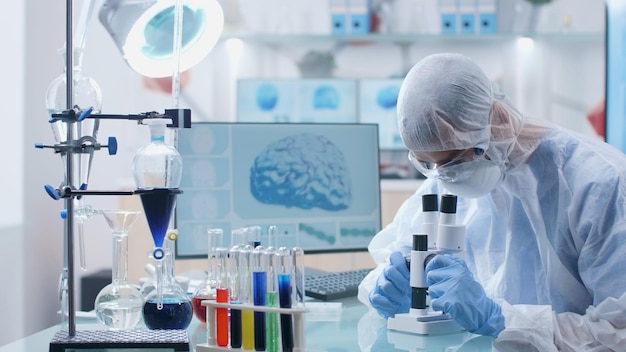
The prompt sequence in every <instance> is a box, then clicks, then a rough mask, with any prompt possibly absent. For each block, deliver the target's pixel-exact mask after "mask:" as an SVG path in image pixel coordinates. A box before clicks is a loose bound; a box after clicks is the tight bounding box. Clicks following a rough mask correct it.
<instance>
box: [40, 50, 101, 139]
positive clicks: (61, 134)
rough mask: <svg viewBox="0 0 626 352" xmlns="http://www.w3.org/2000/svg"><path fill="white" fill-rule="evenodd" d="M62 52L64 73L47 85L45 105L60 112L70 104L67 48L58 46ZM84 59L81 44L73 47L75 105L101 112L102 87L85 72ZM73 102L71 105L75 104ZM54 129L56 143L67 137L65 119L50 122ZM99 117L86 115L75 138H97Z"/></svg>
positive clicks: (50, 110) (78, 125) (51, 110)
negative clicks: (68, 96)
mask: <svg viewBox="0 0 626 352" xmlns="http://www.w3.org/2000/svg"><path fill="white" fill-rule="evenodd" d="M58 53H59V55H61V57H62V58H63V64H64V66H63V68H64V69H63V71H64V72H63V73H62V74H60V75H59V76H57V77H56V78H55V79H54V80H53V81H52V83H50V85H49V86H48V90H47V92H46V109H48V114H50V116H52V114H58V113H61V112H63V111H65V110H67V109H68V108H69V107H68V106H67V74H66V67H65V64H66V60H65V58H66V57H65V48H62V49H59V50H58ZM82 59H83V50H82V49H80V48H74V57H73V65H74V70H73V71H72V80H73V81H74V85H73V86H72V94H73V96H72V100H73V105H74V106H78V107H79V108H80V109H81V110H86V109H88V108H90V107H91V108H93V111H92V114H98V113H100V112H101V111H102V89H101V88H100V85H99V84H98V82H96V80H94V79H93V78H91V77H89V76H87V75H85V74H84V73H83V72H82V69H81V67H82ZM74 106H72V108H73V107H74ZM51 125H52V133H53V134H54V139H55V141H56V142H57V143H60V142H63V141H67V125H66V123H65V122H62V121H57V122H54V123H52V124H51ZM98 125H99V120H98V119H85V120H83V121H82V122H80V123H77V125H76V126H77V128H76V129H75V131H74V133H75V135H73V136H72V139H78V138H80V137H82V136H86V135H89V136H93V137H94V138H96V136H97V133H98Z"/></svg>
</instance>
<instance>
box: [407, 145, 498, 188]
mask: <svg viewBox="0 0 626 352" xmlns="http://www.w3.org/2000/svg"><path fill="white" fill-rule="evenodd" d="M484 160H487V159H485V151H484V150H482V149H480V148H471V149H468V150H464V151H462V152H460V153H459V154H458V155H456V156H454V157H452V158H451V159H449V160H447V161H445V162H442V163H437V162H432V161H421V160H418V159H417V158H416V157H415V154H413V151H409V161H410V162H411V164H412V165H413V167H415V168H416V169H417V171H419V172H420V173H421V174H422V175H424V176H426V177H428V178H438V179H440V180H443V181H448V182H460V181H463V180H466V179H468V178H469V177H470V176H471V174H472V172H473V171H474V170H475V163H476V162H479V161H484Z"/></svg>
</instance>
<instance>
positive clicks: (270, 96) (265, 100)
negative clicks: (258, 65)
mask: <svg viewBox="0 0 626 352" xmlns="http://www.w3.org/2000/svg"><path fill="white" fill-rule="evenodd" d="M277 102H278V89H276V87H275V86H274V85H273V84H270V83H263V84H261V85H260V86H259V87H258V88H257V91H256V103H257V105H258V106H259V108H260V109H261V110H265V111H270V110H272V109H274V107H275V106H276V103H277Z"/></svg>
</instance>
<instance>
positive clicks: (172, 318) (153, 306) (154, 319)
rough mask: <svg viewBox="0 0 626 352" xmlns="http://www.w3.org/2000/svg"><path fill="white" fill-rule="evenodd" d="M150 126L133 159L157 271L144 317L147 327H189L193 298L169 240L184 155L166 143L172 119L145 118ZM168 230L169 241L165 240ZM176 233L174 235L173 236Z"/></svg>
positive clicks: (171, 239) (138, 192)
mask: <svg viewBox="0 0 626 352" xmlns="http://www.w3.org/2000/svg"><path fill="white" fill-rule="evenodd" d="M142 123H143V124H145V125H148V126H149V127H150V143H149V144H148V145H146V146H144V147H142V148H141V149H139V150H138V151H137V153H136V154H135V158H134V159H133V176H134V178H135V183H136V186H137V190H136V191H135V193H136V194H138V195H139V196H140V198H141V203H142V205H143V209H144V214H145V215H146V220H147V221H148V226H149V227H150V232H151V233H152V239H153V241H154V250H152V252H151V253H150V256H151V257H152V258H153V259H154V266H155V270H156V283H155V288H154V289H153V290H152V291H151V292H150V293H149V294H147V296H146V297H145V304H144V306H143V318H144V323H145V325H146V327H148V328H149V329H153V330H162V329H186V328H187V327H188V326H189V323H190V322H191V319H192V317H193V308H192V306H191V300H190V299H189V297H188V296H187V293H186V292H184V291H183V290H182V288H181V287H180V286H179V285H178V283H177V282H176V280H175V278H174V258H173V252H172V251H171V250H170V248H168V246H167V243H168V242H171V241H173V240H175V236H176V234H175V232H169V233H168V228H169V224H170V217H171V215H172V210H173V209H174V204H175V202H176V196H177V195H178V194H180V193H182V191H181V190H180V189H179V186H180V180H181V176H182V157H181V156H180V154H179V153H178V151H177V150H176V148H174V147H173V146H171V145H168V144H167V143H165V132H166V126H167V124H168V123H170V120H169V119H160V118H156V119H145V120H143V121H142ZM166 233H168V241H165V237H166ZM172 234H173V235H174V238H171V237H170V236H172Z"/></svg>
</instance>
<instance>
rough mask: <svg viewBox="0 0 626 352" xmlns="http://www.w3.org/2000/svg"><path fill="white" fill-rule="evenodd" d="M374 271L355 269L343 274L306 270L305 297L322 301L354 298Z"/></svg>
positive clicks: (342, 272)
mask: <svg viewBox="0 0 626 352" xmlns="http://www.w3.org/2000/svg"><path fill="white" fill-rule="evenodd" d="M370 271H372V269H355V270H348V271H341V272H323V271H309V270H305V276H304V293H305V295H307V296H309V297H312V298H316V299H319V300H322V301H333V300H336V299H340V298H346V297H354V296H356V295H357V293H358V287H359V284H360V283H361V280H363V278H364V277H365V276H366V275H367V274H368V273H369V272H370Z"/></svg>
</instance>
